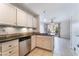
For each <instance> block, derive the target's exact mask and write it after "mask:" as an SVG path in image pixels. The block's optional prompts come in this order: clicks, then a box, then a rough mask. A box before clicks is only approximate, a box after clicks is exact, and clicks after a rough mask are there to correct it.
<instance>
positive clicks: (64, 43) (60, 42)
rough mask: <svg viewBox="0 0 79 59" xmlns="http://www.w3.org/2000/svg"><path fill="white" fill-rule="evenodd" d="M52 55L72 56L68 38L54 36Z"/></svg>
mask: <svg viewBox="0 0 79 59" xmlns="http://www.w3.org/2000/svg"><path fill="white" fill-rule="evenodd" d="M54 45H55V46H54V53H53V55H54V56H72V55H73V54H72V52H71V49H70V40H69V39H64V38H58V37H55V38H54Z"/></svg>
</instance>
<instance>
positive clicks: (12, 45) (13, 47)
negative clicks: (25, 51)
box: [0, 39, 19, 56]
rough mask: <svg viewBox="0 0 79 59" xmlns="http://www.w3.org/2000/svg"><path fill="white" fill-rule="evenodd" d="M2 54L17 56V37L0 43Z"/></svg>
mask: <svg viewBox="0 0 79 59" xmlns="http://www.w3.org/2000/svg"><path fill="white" fill-rule="evenodd" d="M0 45H1V48H0V49H1V51H0V52H1V55H2V56H19V41H18V39H16V40H12V41H8V42H4V43H0Z"/></svg>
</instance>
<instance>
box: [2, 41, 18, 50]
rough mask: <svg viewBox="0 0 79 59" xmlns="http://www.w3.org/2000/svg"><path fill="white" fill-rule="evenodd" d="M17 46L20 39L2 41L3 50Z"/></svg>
mask: <svg viewBox="0 0 79 59" xmlns="http://www.w3.org/2000/svg"><path fill="white" fill-rule="evenodd" d="M15 46H18V40H12V41H8V42H5V43H2V51H6V50H9V49H11V48H13V47H15Z"/></svg>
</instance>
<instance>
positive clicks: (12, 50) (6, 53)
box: [2, 47, 19, 56]
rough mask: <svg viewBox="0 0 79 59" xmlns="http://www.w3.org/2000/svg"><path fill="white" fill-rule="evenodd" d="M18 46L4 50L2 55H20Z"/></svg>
mask: <svg viewBox="0 0 79 59" xmlns="http://www.w3.org/2000/svg"><path fill="white" fill-rule="evenodd" d="M18 55H19V53H18V47H14V48H13V49H10V50H7V51H5V52H2V56H18Z"/></svg>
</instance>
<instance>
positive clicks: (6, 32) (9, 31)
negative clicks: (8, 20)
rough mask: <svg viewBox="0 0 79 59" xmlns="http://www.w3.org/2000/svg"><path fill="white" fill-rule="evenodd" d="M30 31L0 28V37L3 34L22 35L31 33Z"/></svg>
mask: <svg viewBox="0 0 79 59" xmlns="http://www.w3.org/2000/svg"><path fill="white" fill-rule="evenodd" d="M32 31H33V30H32V29H27V28H15V27H0V35H3V34H13V33H23V32H32Z"/></svg>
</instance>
